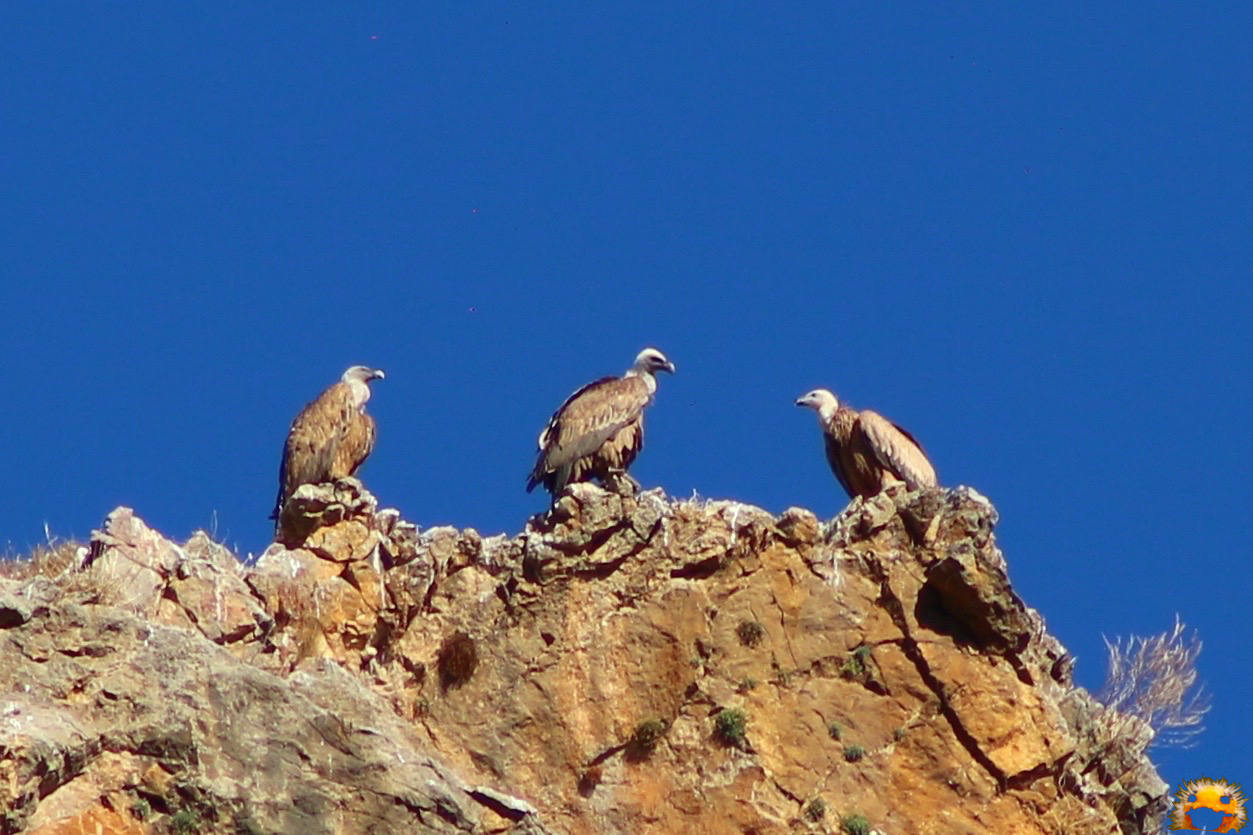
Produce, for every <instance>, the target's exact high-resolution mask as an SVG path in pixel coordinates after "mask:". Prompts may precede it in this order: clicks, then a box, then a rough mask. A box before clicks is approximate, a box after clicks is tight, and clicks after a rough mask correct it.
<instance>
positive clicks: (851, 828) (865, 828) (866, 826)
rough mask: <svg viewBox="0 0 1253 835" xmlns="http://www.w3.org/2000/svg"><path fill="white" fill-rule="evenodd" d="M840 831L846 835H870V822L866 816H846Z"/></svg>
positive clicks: (841, 823) (841, 822)
mask: <svg viewBox="0 0 1253 835" xmlns="http://www.w3.org/2000/svg"><path fill="white" fill-rule="evenodd" d="M840 829H841V830H843V831H844V833H845V835H870V821H868V820H866V816H865V815H845V816H844V819H843V820H841V821H840Z"/></svg>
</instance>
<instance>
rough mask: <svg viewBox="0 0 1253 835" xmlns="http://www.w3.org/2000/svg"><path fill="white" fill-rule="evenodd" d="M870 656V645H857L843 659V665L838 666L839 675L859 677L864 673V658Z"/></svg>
mask: <svg viewBox="0 0 1253 835" xmlns="http://www.w3.org/2000/svg"><path fill="white" fill-rule="evenodd" d="M868 658H870V647H868V646H865V645H863V646H859V647H858V648H857V649H855V650H853V651H852V652H851V653H849V656H848V658H847V659H845V661H844V666H842V667H841V668H840V675H842V676H844V678H861V677H862V676H864V675H865V674H866V660H867V659H868Z"/></svg>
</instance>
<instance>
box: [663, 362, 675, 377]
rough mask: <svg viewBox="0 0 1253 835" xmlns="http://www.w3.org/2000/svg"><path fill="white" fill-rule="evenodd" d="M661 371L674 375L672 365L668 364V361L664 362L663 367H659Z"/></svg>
mask: <svg viewBox="0 0 1253 835" xmlns="http://www.w3.org/2000/svg"><path fill="white" fill-rule="evenodd" d="M661 370H662V371H669V372H670V373H671V374H673V373H674V363H672V362H670V361H669V360H666V364H665V365H663V366H662V367H661Z"/></svg>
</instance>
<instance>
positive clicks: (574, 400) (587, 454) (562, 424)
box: [526, 348, 674, 499]
mask: <svg viewBox="0 0 1253 835" xmlns="http://www.w3.org/2000/svg"><path fill="white" fill-rule="evenodd" d="M658 371H668V372H669V373H671V374H673V373H674V363H672V362H670V360H668V359H666V357H665V355H664V354H663V353H661V351H658V350H657V349H656V348H645V349H644V350H643V351H640V353H639V356H637V357H636V358H635V364H634V365H632V366H631V368H630V370H628V371H627V372H626V373H625V374H623V375H622V376H621V377H602V378H601V379H599V380H596V381H594V382H591V383H588V384H587V385H585V386H583V388H581V389H579V390H578V391H576V392H575V393H574V394H572V395H570V396H569V397H568V398H566V402H565V403H562V404H561V408H559V409H558V410H557V411H556V412H555V413H554V414H553V416H552V418H551V419H550V420H549V421H548V425H547V426H545V427H544V430H543V431H542V432H540V433H539V457H538V458H537V459H536V461H535V469H533V470H531V477H530V479H528V481H527V483H526V491H527V492H528V493H529V492H531V491H532V490H534V489H535V487H536V485H539V484H543V485H544V489H546V490H547V491H548V492H549V493H551V494H552V496H553V498H554V499H556V497H557V496H558V494H560V493H561V491H562V490H563V489H565V486H566V485H567V484H572V483H574V482H576V481H588V480H590V479H593V478H595V479H598V480H599V481H600V482H601V483H602V484H608V483H609V482H611V481H613V480H616V479H617V478H619V477H625V478H628V479H629V478H630V476H628V475H627V474H626V471H627V469H628V468H629V467H630V466H631V462H632V461H634V460H635V456H637V455H639V452H640V450H641V449H643V448H644V407H645V406H647V405H648V404H649V403H651V402H652V401H653V394H654V393H655V392H656V391H657V378H656V377H655V376H654V375H655V374H656V372H658Z"/></svg>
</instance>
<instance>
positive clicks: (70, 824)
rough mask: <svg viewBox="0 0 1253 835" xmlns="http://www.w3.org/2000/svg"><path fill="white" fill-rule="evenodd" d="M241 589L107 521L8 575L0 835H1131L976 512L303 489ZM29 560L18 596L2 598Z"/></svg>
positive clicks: (1140, 813) (1159, 792) (908, 500)
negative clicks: (483, 520) (397, 498)
mask: <svg viewBox="0 0 1253 835" xmlns="http://www.w3.org/2000/svg"><path fill="white" fill-rule="evenodd" d="M292 508H293V512H292V513H290V514H288V516H287V517H286V518H285V525H286V531H287V532H286V533H285V535H284V537H283V539H284V541H282V542H277V543H275V544H274V545H272V546H271V547H270V548H269V549H268V550H267V551H266V552H265V553H264V554H263V555H262V556H261V557H260V558H259V559H258V560H257V562H256V563H255V564H254V565H243V564H241V563H240V562H239V561H238V560H237V559H236V557H235V556H234V555H233V554H231V553H230V552H228V551H227V550H226V549H224V548H223V547H221V546H220V545H217V544H215V543H214V542H212V541H211V540H210V539H209V538H208V537H207V536H205V535H203V534H198V535H196V536H193V537H192V538H191V540H189V541H188V542H186V543H183V544H181V545H178V544H175V543H173V542H170V541H168V540H166V539H164V538H163V537H162V536H160V535H159V534H157V533H156V532H154V531H153V530H151V529H150V528H148V527H147V526H146V525H145V524H144V523H143V522H142V521H140V519H139V518H137V517H136V516H135V515H134V514H133V513H132V512H131V511H130V510H128V509H125V508H119V509H118V510H115V511H114V512H113V513H111V514H110V515H109V516H108V518H107V519H106V521H105V523H104V526H103V528H102V529H101V530H100V531H98V532H97V533H96V534H95V535H93V537H92V540H91V544H90V547H88V548H85V549H82V550H81V551H80V552H79V553H78V554H77V555H75V557H74V559H72V560H70V561H69V564H68V566H67V567H65V568H64V570H50V569H47V568H46V567H45V569H44V570H42V571H37V570H28V571H27V572H26V573H27V574H31V575H33V576H26V577H21V578H19V579H9V580H4V581H0V692H2V693H3V695H2V696H0V807H2V808H3V809H5V810H7V811H6V812H5V813H4V817H3V818H2V819H0V829H2V831H3V832H18V831H33V832H39V833H79V832H83V833H86V832H98V833H132V832H133V833H140V832H165V831H174V832H197V831H198V832H292V833H320V832H328V833H330V832H425V831H431V832H530V833H542V832H549V833H567V832H568V833H593V832H595V833H601V832H609V833H647V832H656V833H680V832H709V833H722V832H726V833H759V835H765V833H775V832H795V831H800V832H848V833H868V832H880V833H893V835H895V834H896V833H991V832H995V833H1066V834H1067V835H1076V833H1117V832H1127V833H1131V832H1141V831H1155V830H1154V828H1153V824H1152V823H1151V822H1152V821H1155V820H1156V819H1158V818H1159V817H1160V814H1161V812H1162V810H1163V809H1164V808H1165V794H1166V786H1165V784H1163V783H1162V781H1161V780H1160V779H1159V778H1158V776H1157V774H1156V772H1155V771H1154V769H1153V767H1152V765H1151V764H1150V763H1149V761H1148V760H1147V759H1146V758H1145V756H1144V753H1143V751H1144V747H1145V745H1146V744H1147V742H1148V739H1149V736H1150V731H1149V729H1148V728H1147V727H1144V726H1143V725H1141V724H1138V723H1137V722H1135V721H1132V720H1128V719H1126V718H1125V717H1120V716H1118V715H1115V714H1113V713H1112V712H1110V711H1108V710H1106V709H1105V708H1103V707H1102V706H1101V705H1100V704H1098V703H1097V702H1096V701H1094V700H1093V699H1092V698H1090V697H1089V696H1088V695H1087V694H1086V693H1085V692H1084V691H1083V690H1081V689H1077V688H1075V687H1074V686H1073V684H1072V683H1071V680H1070V677H1069V666H1070V665H1069V663H1068V657H1067V655H1066V652H1065V651H1064V650H1063V648H1062V647H1061V646H1060V645H1059V644H1058V643H1057V641H1056V640H1055V639H1053V638H1051V637H1050V636H1049V635H1048V634H1047V633H1046V632H1045V630H1044V624H1043V621H1042V620H1041V618H1040V617H1039V615H1037V614H1036V613H1035V612H1034V611H1033V610H1031V609H1029V608H1027V607H1026V606H1024V605H1023V603H1022V601H1021V600H1019V599H1018V597H1017V596H1016V595H1015V594H1014V592H1013V590H1012V589H1011V588H1010V585H1009V582H1008V579H1007V576H1006V570H1005V561H1004V559H1003V557H1002V556H1001V553H1000V552H999V550H998V549H997V547H996V544H995V540H994V537H993V527H994V525H995V522H996V513H995V510H994V509H993V508H992V506H991V505H990V504H988V502H987V501H986V500H984V499H983V498H982V497H980V496H979V495H978V494H976V493H974V492H972V491H969V490H966V489H962V488H959V489H956V490H948V491H945V490H930V491H922V492H915V493H904V492H902V493H896V494H884V495H880V496H879V497H877V498H876V499H873V500H870V501H862V500H857V501H855V502H854V503H853V504H852V505H850V506H849V508H848V509H847V510H846V511H845V512H844V513H842V514H841V515H840V516H838V517H837V518H835V519H834V520H832V521H831V522H829V523H826V524H824V523H822V522H820V520H818V519H817V518H815V517H814V515H813V514H812V513H809V512H808V511H805V510H799V509H795V508H794V509H791V510H788V511H787V512H785V513H784V514H783V515H781V516H779V517H774V516H771V515H770V514H768V513H766V512H765V511H763V510H760V509H758V508H755V507H751V506H748V505H743V504H738V503H735V502H723V501H702V500H692V501H675V500H671V499H668V498H666V497H665V496H664V495H661V494H660V493H659V492H657V491H652V492H645V493H642V494H640V495H638V496H626V495H618V494H615V493H609V492H605V491H603V490H600V489H599V488H597V487H594V486H591V485H576V486H575V487H574V488H572V489H571V490H570V491H569V492H568V493H567V494H566V495H565V496H564V497H563V498H562V499H561V501H560V502H559V503H558V505H557V507H556V508H555V510H554V511H553V513H551V514H548V515H545V516H537V517H536V518H534V519H532V520H531V522H530V523H529V524H528V525H527V527H526V529H525V530H524V531H523V532H522V533H521V534H519V535H517V536H515V537H512V538H507V537H505V536H494V537H483V536H481V535H479V534H478V533H477V532H475V531H474V530H471V529H466V530H454V529H451V528H434V529H430V530H425V531H419V529H418V528H417V527H415V526H414V525H412V524H410V523H408V522H405V521H403V520H402V519H401V518H400V516H399V514H398V513H397V512H396V511H393V510H382V511H380V510H378V509H377V507H376V503H375V500H374V498H373V497H372V496H371V495H369V494H368V493H366V492H365V491H364V490H363V489H362V488H361V486H360V484H358V483H357V482H355V481H352V480H345V481H343V482H340V483H338V484H337V485H334V487H333V488H332V487H331V486H329V485H328V486H310V485H307V486H305V487H302V488H301V489H300V491H299V492H298V494H297V498H296V500H295V501H294V502H293V504H292ZM14 573H16V574H19V575H20V574H21V573H22V572H20V571H18V572H12V571H11V572H10V574H14Z"/></svg>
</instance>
